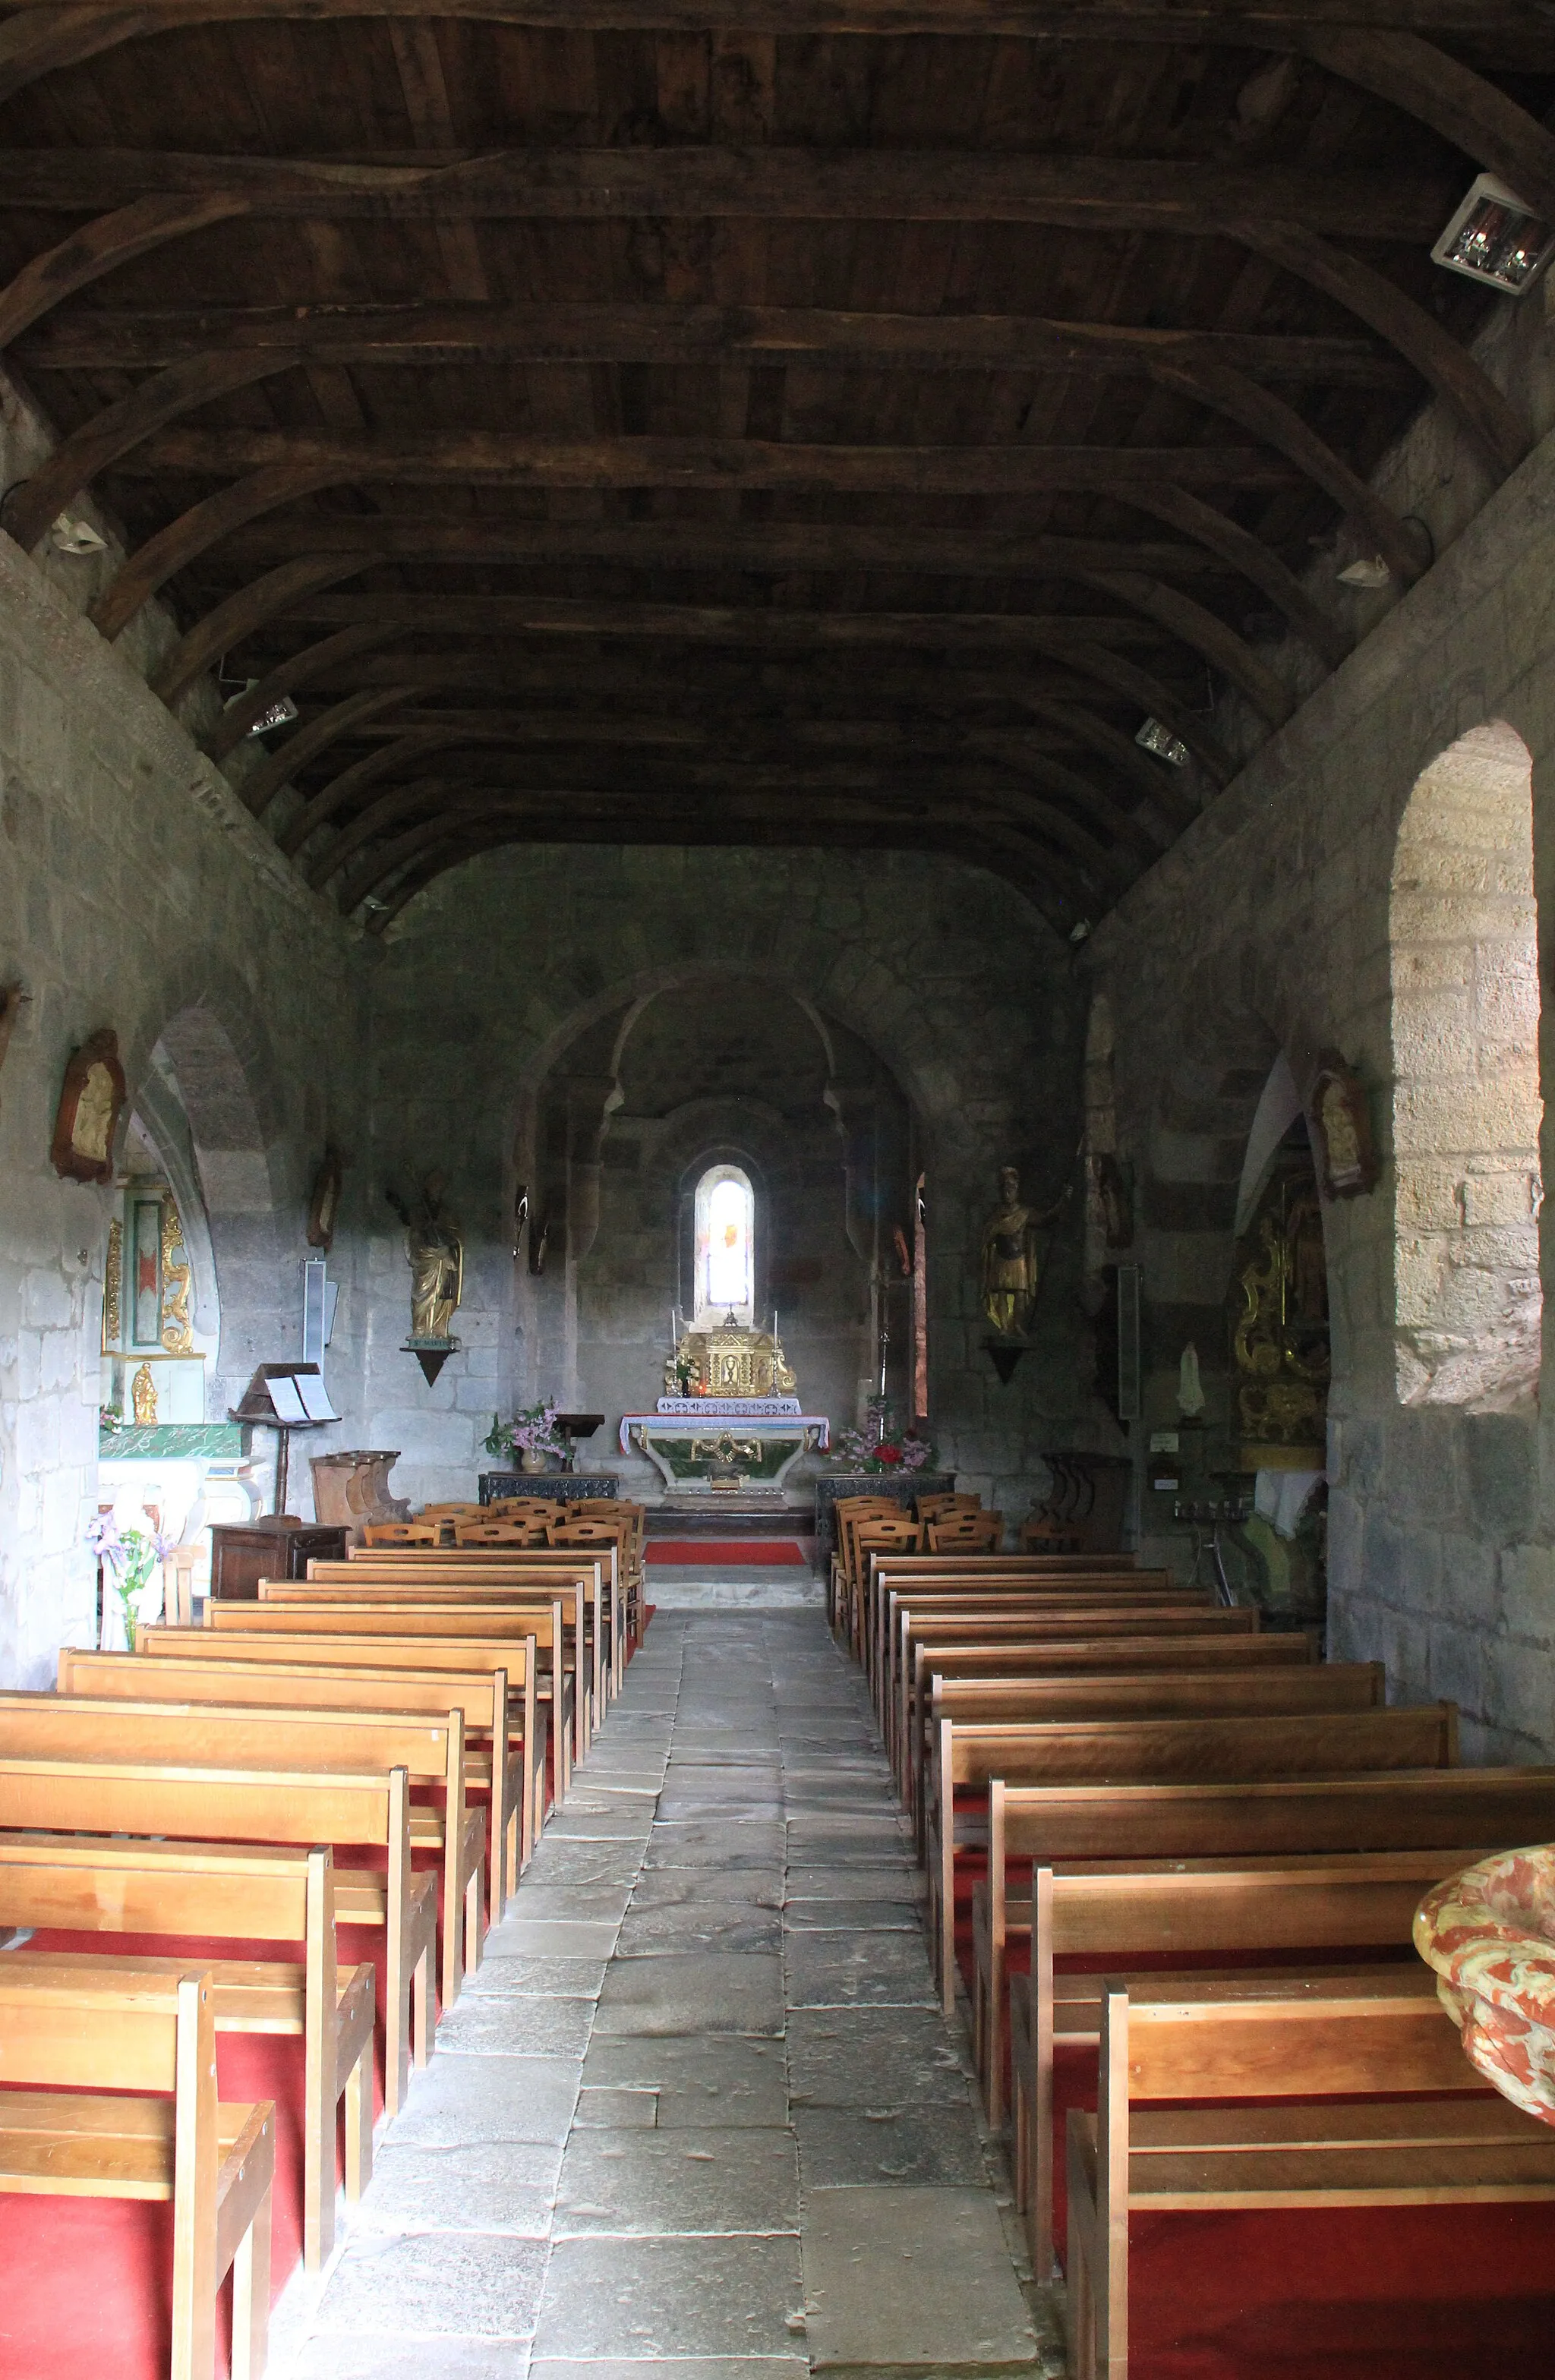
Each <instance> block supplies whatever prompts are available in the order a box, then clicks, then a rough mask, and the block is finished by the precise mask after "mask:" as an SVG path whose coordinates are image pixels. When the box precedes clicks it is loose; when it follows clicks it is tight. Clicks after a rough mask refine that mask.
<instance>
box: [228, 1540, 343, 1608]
mask: <svg viewBox="0 0 1555 2380" xmlns="http://www.w3.org/2000/svg"><path fill="white" fill-rule="evenodd" d="M348 1534H349V1532H348V1531H346V1530H345V1529H324V1528H319V1527H316V1526H303V1525H298V1526H294V1527H292V1528H287V1527H285V1524H283V1523H281V1522H278V1521H273V1520H263V1521H247V1522H244V1523H243V1524H241V1525H239V1524H225V1523H218V1524H217V1525H216V1526H214V1527H213V1529H212V1531H211V1593H212V1595H213V1597H217V1598H219V1599H220V1600H222V1601H224V1602H231V1601H233V1600H234V1599H237V1600H244V1599H246V1600H247V1601H249V1602H250V1603H252V1602H254V1601H255V1600H256V1599H257V1597H258V1595H259V1583H260V1581H261V1578H306V1577H307V1575H308V1565H309V1563H310V1561H344V1560H345V1559H346V1537H347V1536H348Z"/></svg>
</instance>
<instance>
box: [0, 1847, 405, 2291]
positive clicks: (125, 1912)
mask: <svg viewBox="0 0 1555 2380" xmlns="http://www.w3.org/2000/svg"><path fill="white" fill-rule="evenodd" d="M0 1922H4V1923H5V1924H6V1925H16V1926H26V1927H29V1928H30V1929H31V1930H32V1931H33V1932H34V1933H36V1932H38V1931H40V1930H42V1929H54V1930H58V1931H62V1932H66V1933H74V1934H103V1935H104V1936H106V1937H108V1938H107V1939H106V1940H105V1942H104V1945H103V1957H105V1958H107V1959H108V1960H109V1961H113V1959H114V1949H113V1943H112V1937H113V1936H114V1935H115V1934H153V1935H154V1934H163V1935H167V1936H176V1935H188V1936H189V1937H192V1938H200V1937H204V1938H206V1939H209V1940H217V1941H219V1940H221V1939H222V1938H224V1937H226V1938H229V1939H233V1940H240V1941H274V1942H301V1943H302V1944H303V1946H304V1952H303V1959H302V1963H301V1964H300V1965H298V1964H296V1963H295V1962H294V1961H290V1960H285V1959H281V1960H268V1959H267V1960H252V1959H229V1960H224V1961H222V1962H221V1963H220V1964H219V1965H217V1966H215V1967H213V1969H212V1970H211V1975H212V1982H213V1987H214V1992H215V2011H216V2031H217V2032H218V2033H261V2034H299V2035H300V2036H301V2038H302V2040H303V2042H304V2044H305V2046H306V2076H305V2081H304V2086H303V2102H304V2104H303V2109H302V2174H303V2186H302V2261H303V2264H304V2265H305V2266H306V2267H307V2269H308V2270H309V2271H310V2272H317V2271H318V2270H319V2269H320V2267H321V2265H322V2264H323V2263H324V2261H325V2260H326V2258H327V2257H328V2255H329V2253H330V2251H331V2249H332V2247H333V2246H334V2119H335V2108H336V2106H337V2105H338V2103H339V2102H340V2101H341V2100H342V2099H344V2101H345V2110H346V2198H347V2199H348V2200H349V2201H350V2202H351V2203H352V2204H355V2203H356V2202H357V2200H358V2199H359V2198H360V2196H361V2194H362V2192H363V2190H364V2189H365V2187H366V2185H367V2183H368V2182H369V2181H370V2180H371V2179H372V2034H373V1976H372V1969H371V1966H370V1965H366V1964H363V1965H359V1966H343V1965H341V1964H340V1963H339V1961H338V1960H337V1958H336V1954H335V1943H334V1928H335V1917H334V1858H333V1855H332V1854H331V1852H329V1851H327V1850H322V1849H321V1850H314V1851H307V1850H302V1849H285V1848H283V1847H281V1846H279V1845H266V1846H264V1847H263V1848H261V1849H255V1848H251V1847H249V1846H248V1845H243V1846H239V1845H237V1844H224V1845H220V1846H218V1845H214V1844H210V1843H153V1842H145V1841H141V1840H132V1841H124V1840H115V1841H110V1840H107V1839H106V1838H104V1837H96V1838H94V1837H91V1836H84V1835H29V1836H25V1837H20V1836H15V1835H0ZM38 1948H39V1949H41V1950H44V1952H45V1955H47V1956H49V1957H51V1958H52V1959H54V1960H55V1961H56V1963H58V1964H59V1965H60V1966H62V1967H67V1966H80V1967H83V1968H89V1969H95V1968H97V1967H100V1966H101V1965H102V1963H103V1959H102V1958H92V1957H91V1956H88V1955H84V1954H82V1953H79V1952H71V1951H62V1950H59V1949H54V1948H50V1947H47V1946H44V1945H42V1944H40V1945H39V1946H38ZM133 1963H134V1964H135V1966H136V1967H137V1968H138V1969H140V1970H143V1971H145V1972H148V1973H160V1974H165V1975H169V1976H172V1977H174V1978H176V1977H177V1976H178V1975H179V1974H182V1973H187V1972H188V1963H189V1962H188V1959H187V1958H176V1957H171V1958H146V1959H142V1958H140V1957H137V1958H136V1959H135V1960H134V1961H133ZM266 2286H267V2287H268V2275H267V2276H266Z"/></svg>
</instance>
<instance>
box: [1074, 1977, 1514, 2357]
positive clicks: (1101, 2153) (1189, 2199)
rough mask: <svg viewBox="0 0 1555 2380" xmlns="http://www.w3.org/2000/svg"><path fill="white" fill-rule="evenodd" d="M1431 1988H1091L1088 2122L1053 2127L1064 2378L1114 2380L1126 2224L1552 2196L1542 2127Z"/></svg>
mask: <svg viewBox="0 0 1555 2380" xmlns="http://www.w3.org/2000/svg"><path fill="white" fill-rule="evenodd" d="M1434 1986H1435V1977H1434V1976H1433V1975H1432V1974H1431V1973H1430V1972H1429V1970H1428V1969H1427V1968H1417V1969H1411V1968H1407V1967H1394V1968H1384V1969H1381V1970H1378V1971H1373V1972H1367V1970H1365V1969H1361V1970H1357V1971H1354V1972H1351V1973H1341V1974H1332V1975H1329V1976H1326V1977H1323V1978H1320V1979H1317V1978H1315V1979H1312V1980H1306V1979H1302V1978H1294V1979H1291V1980H1289V1981H1286V1982H1283V1983H1282V1982H1280V1981H1270V1980H1269V1979H1267V1978H1263V1977H1259V1976H1257V1975H1236V1976H1224V1977H1209V1976H1205V1977H1201V1978H1197V1979H1196V1980H1195V1983H1194V1985H1193V1992H1192V1997H1191V1998H1190V1997H1189V1996H1188V1995H1187V1994H1186V1993H1185V1992H1184V1988H1183V1979H1182V1977H1181V1976H1169V1977H1168V1976H1163V1977H1160V1978H1150V1977H1146V1976H1139V1977H1136V1978H1135V1979H1134V1982H1133V1988H1132V1989H1131V1990H1120V1989H1116V1988H1114V1987H1113V1985H1112V1983H1111V1982H1109V1984H1108V1986H1107V1988H1106V1991H1105V1993H1104V1995H1103V1998H1102V2001H1101V2016H1100V2093H1099V2110H1098V2112H1097V2114H1096V2115H1094V2116H1084V2115H1080V2114H1077V2113H1076V2114H1072V2115H1071V2116H1070V2118H1069V2124H1068V2180H1069V2254H1068V2259H1067V2263H1068V2279H1069V2316H1068V2318H1069V2332H1070V2346H1071V2369H1072V2371H1073V2372H1074V2373H1075V2375H1076V2380H1099V2375H1104V2380H1127V2374H1128V2222H1129V2216H1130V2215H1132V2214H1140V2215H1148V2214H1150V2213H1152V2212H1156V2211H1158V2210H1159V2211H1162V2212H1171V2213H1176V2214H1205V2213H1209V2212H1210V2211H1211V2210H1221V2209H1229V2208H1236V2207H1244V2206H1257V2207H1260V2208H1268V2207H1271V2206H1286V2207H1293V2208H1295V2207H1325V2206H1327V2207H1342V2206H1352V2205H1355V2204H1356V2203H1357V2202H1364V2203H1365V2204H1368V2205H1391V2206H1407V2205H1419V2204H1436V2205H1454V2204H1461V2205H1466V2204H1473V2203H1475V2202H1476V2201H1478V2200H1483V2199H1486V2198H1494V2199H1497V2200H1500V2201H1505V2202H1513V2203H1514V2202H1518V2201H1523V2202H1527V2201H1538V2200H1544V2201H1549V2200H1551V2199H1555V2131H1551V2130H1550V2128H1549V2126H1548V2125H1545V2124H1541V2123H1539V2122H1538V2121H1537V2119H1536V2118H1534V2117H1532V2116H1525V2115H1524V2114H1523V2112H1522V2110H1521V2109H1520V2108H1517V2107H1513V2106H1512V2104H1511V2102H1510V2101H1509V2100H1506V2099H1503V2098H1502V2097H1501V2096H1500V2094H1499V2093H1498V2092H1495V2091H1492V2090H1490V2089H1488V2086H1487V2085H1485V2084H1484V2083H1482V2082H1481V2081H1480V2078H1479V2075H1478V2073H1477V2072H1476V2070H1475V2069H1474V2067H1472V2066H1471V2065H1470V2064H1469V2062H1468V2060H1467V2058H1465V2057H1464V2052H1463V2049H1462V2046H1461V2045H1460V2043H1459V2040H1458V2034H1457V2029H1456V2027H1455V2026H1454V2025H1453V2023H1452V2021H1451V2019H1450V2018H1449V2017H1448V2016H1447V2014H1446V2012H1445V2010H1443V2009H1442V2007H1441V2005H1440V2001H1439V2000H1438V1999H1437V1997H1436V1992H1435V1988H1434ZM1404 2092H1409V2093H1418V2094H1426V2093H1429V2094H1431V2096H1430V2097H1429V2098H1415V2100H1413V2101H1409V2100H1404V2101H1403V2102H1402V2103H1401V2102H1400V2101H1399V2100H1398V2099H1397V2097H1396V2096H1395V2095H1396V2094H1399V2093H1404ZM1167 2100H1179V2101H1184V2100H1192V2101H1197V2102H1200V2103H1204V2104H1200V2105H1197V2106H1195V2107H1190V2108H1182V2109H1178V2110H1172V2109H1169V2108H1166V2107H1160V2105H1159V2103H1160V2102H1161V2101H1167ZM1238 2100H1242V2101H1247V2100H1256V2101H1262V2102H1264V2103H1266V2104H1264V2105H1262V2106H1260V2107H1254V2108H1248V2107H1238V2108H1235V2109H1234V2110H1233V2108H1232V2107H1231V2105H1230V2103H1233V2102H1235V2101H1238ZM1344 2100H1349V2101H1350V2102H1351V2104H1349V2105H1343V2104H1340V2103H1341V2102H1342V2101H1344ZM1270 2101H1273V2102H1276V2103H1277V2104H1275V2105H1269V2104H1267V2103H1268V2102H1270ZM1152 2103H1157V2104H1152ZM1318 2103H1320V2104H1318ZM1217 2109H1219V2110H1221V2111H1222V2112H1221V2113H1220V2116H1219V2120H1217Z"/></svg>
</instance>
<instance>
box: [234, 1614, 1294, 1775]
mask: <svg viewBox="0 0 1555 2380" xmlns="http://www.w3.org/2000/svg"><path fill="white" fill-rule="evenodd" d="M248 1608H251V1607H248ZM985 1630H987V1631H989V1632H990V1633H995V1634H997V1633H1004V1634H1005V1635H1007V1636H1008V1637H1010V1638H1011V1639H1012V1640H1013V1641H1015V1642H1024V1643H1026V1644H1031V1645H1037V1644H1041V1643H1043V1642H1048V1643H1051V1642H1053V1641H1054V1640H1055V1639H1059V1638H1063V1637H1066V1636H1067V1637H1075V1636H1085V1635H1088V1636H1097V1637H1109V1636H1110V1637H1114V1638H1127V1637H1131V1636H1141V1637H1143V1636H1227V1637H1237V1638H1239V1639H1240V1640H1241V1641H1242V1642H1243V1643H1249V1642H1251V1640H1252V1639H1253V1638H1254V1637H1256V1636H1257V1634H1258V1633H1259V1628H1258V1614H1257V1611H1255V1610H1252V1609H1246V1608H1244V1607H1242V1606H1240V1605H1239V1606H1237V1607H1236V1608H1235V1609H1228V1608H1227V1607H1226V1606H1225V1605H1223V1604H1212V1603H1192V1602H1189V1603H1176V1602H1169V1601H1164V1600H1161V1599H1159V1598H1158V1599H1153V1600H1151V1601H1149V1602H1146V1603H1126V1604H1119V1603H1116V1602H1112V1601H1108V1600H1105V1599H1103V1600H1100V1601H1098V1600H1096V1599H1095V1598H1093V1597H1087V1596H1084V1595H1081V1596H1077V1597H1075V1599H1074V1600H1072V1601H1071V1600H1068V1599H1062V1600H1061V1599H1060V1598H1058V1597H1048V1596H1025V1595H1017V1596H1008V1597H1004V1598H1003V1599H1002V1601H1001V1602H999V1603H996V1604H989V1605H984V1604H978V1605H974V1606H972V1607H971V1608H970V1609H968V1608H967V1607H966V1606H965V1605H962V1604H960V1603H959V1602H958V1601H956V1600H955V1599H954V1598H953V1599H952V1600H950V1601H949V1602H945V1601H942V1600H940V1599H939V1598H937V1597H929V1598H928V1599H927V1600H926V1601H924V1602H918V1601H917V1600H916V1599H914V1598H910V1597H902V1598H901V1599H900V1601H899V1603H898V1605H897V1609H896V1610H895V1613H894V1615H893V1632H892V1638H891V1645H890V1648H889V1658H888V1659H887V1662H886V1666H885V1670H884V1674H883V1676H882V1678H881V1685H880V1692H879V1700H878V1704H877V1718H878V1720H879V1725H880V1729H881V1736H882V1737H883V1738H884V1739H885V1742H886V1749H887V1753H888V1755H889V1756H890V1757H891V1758H892V1760H893V1765H897V1766H899V1765H900V1762H901V1756H902V1753H903V1748H904V1744H905V1743H906V1742H910V1740H911V1718H912V1714H911V1712H910V1711H909V1710H908V1708H907V1703H906V1693H905V1689H906V1682H907V1679H908V1677H909V1675H910V1674H911V1668H912V1661H911V1656H912V1648H913V1645H914V1644H915V1642H917V1641H922V1642H924V1643H929V1644H932V1643H933V1642H934V1640H935V1637H936V1634H938V1635H939V1636H940V1637H941V1639H942V1640H949V1641H953V1642H954V1641H955V1640H957V1639H959V1640H960V1641H962V1642H965V1641H966V1638H967V1637H969V1636H972V1635H980V1634H982V1633H984V1631H985Z"/></svg>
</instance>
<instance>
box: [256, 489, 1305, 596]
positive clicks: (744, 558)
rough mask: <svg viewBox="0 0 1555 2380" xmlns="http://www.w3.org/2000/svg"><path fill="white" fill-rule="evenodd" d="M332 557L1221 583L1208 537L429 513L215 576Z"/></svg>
mask: <svg viewBox="0 0 1555 2380" xmlns="http://www.w3.org/2000/svg"><path fill="white" fill-rule="evenodd" d="M1129 501H1130V502H1131V503H1132V502H1134V501H1135V498H1134V497H1133V496H1131V497H1130V498H1129ZM1137 501H1138V502H1139V503H1140V504H1141V505H1142V506H1144V507H1145V508H1147V509H1153V505H1154V498H1153V496H1147V495H1146V494H1145V493H1143V492H1141V493H1140V495H1139V497H1138V499H1137ZM1216 517H1217V518H1220V517H1221V516H1216ZM1239 534H1241V535H1243V536H1245V534H1246V532H1245V531H1241V532H1239ZM1253 542H1254V543H1257V540H1253ZM1259 551H1260V552H1261V553H1267V552H1268V548H1267V547H1260V548H1259ZM293 553H359V554H361V555H362V556H363V557H364V560H366V561H372V560H377V561H401V562H425V561H429V560H436V561H440V562H463V561H468V562H477V563H480V565H482V566H483V567H484V566H488V565H493V564H502V563H512V564H516V565H519V566H521V567H522V566H526V565H531V564H532V565H542V564H546V563H556V562H562V563H574V562H610V563H619V564H623V565H626V567H627V568H628V569H637V570H714V571H725V570H747V571H756V572H762V571H765V572H770V573H781V574H783V575H784V577H788V576H790V575H791V574H792V573H794V572H796V571H832V570H845V571H848V572H849V573H852V572H856V571H860V570H889V571H904V570H906V571H913V572H922V573H925V574H929V575H932V576H934V577H955V578H988V577H1001V578H1002V577H1040V576H1042V575H1043V574H1044V573H1046V572H1048V571H1057V572H1060V573H1063V574H1067V573H1069V572H1072V571H1075V570H1113V569H1116V570H1147V571H1149V572H1151V573H1152V574H1159V573H1160V572H1163V571H1170V572H1172V573H1173V574H1175V575H1178V576H1189V575H1198V574H1200V573H1202V572H1204V571H1206V570H1209V571H1212V572H1213V573H1214V574H1215V575H1216V576H1217V577H1222V576H1223V575H1224V571H1225V562H1224V559H1223V557H1222V556H1221V555H1220V554H1219V553H1210V551H1209V540H1208V538H1206V539H1205V540H1204V542H1203V543H1202V544H1193V543H1184V542H1182V541H1180V540H1167V539H1165V538H1159V539H1148V538H1140V539H1137V540H1131V539H1124V538H1106V537H1062V536H1049V535H1045V534H1043V535H1038V536H1031V537H1022V536H1019V535H1012V534H1011V533H1010V532H1008V531H1007V530H1002V529H999V528H990V529H989V530H988V531H987V532H986V533H979V534H977V535H968V534H966V532H965V531H964V532H962V533H960V534H957V533H956V532H955V531H954V530H951V529H945V528H859V527H857V526H856V525H854V524H853V523H833V522H830V521H828V522H820V521H760V522H754V521H707V520H701V521H686V520H651V521H601V520H562V521H555V520H516V519H512V518H506V519H504V518H501V517H493V516H492V514H491V513H490V512H485V513H480V514H478V515H469V516H457V517H456V518H454V519H452V520H451V519H449V518H448V517H447V516H446V515H445V514H438V515H432V514H430V513H319V512H308V513H301V514H290V515H285V516H276V515H272V516H270V517H269V518H267V519H265V520H262V521H259V522H256V523H255V524H253V525H252V526H251V527H250V528H244V529H239V530H237V532H236V533H235V534H234V535H233V536H231V537H229V538H225V539H224V540H223V542H222V546H221V552H220V559H219V563H218V565H217V566H218V567H219V568H220V569H221V570H223V571H227V570H238V569H241V570H247V569H250V568H253V567H255V566H256V565H264V564H269V563H273V562H277V561H279V560H280V559H281V557H282V556H283V555H285V554H293ZM1232 566H1233V568H1234V567H1235V566H1236V565H1232Z"/></svg>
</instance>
